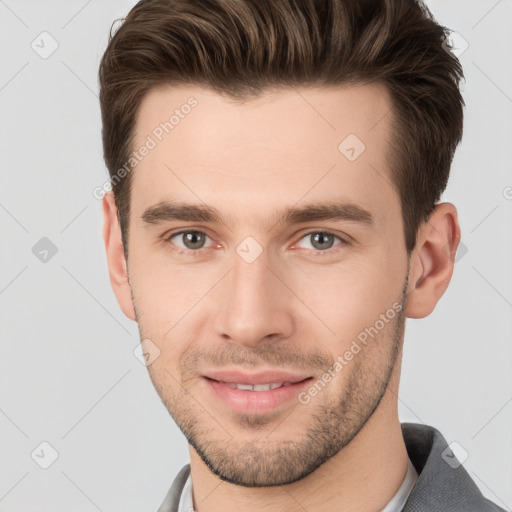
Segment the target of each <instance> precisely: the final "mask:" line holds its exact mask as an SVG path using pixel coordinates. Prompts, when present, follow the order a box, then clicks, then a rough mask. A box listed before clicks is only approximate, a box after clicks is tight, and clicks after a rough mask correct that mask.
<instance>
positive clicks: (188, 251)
mask: <svg viewBox="0 0 512 512" xmlns="http://www.w3.org/2000/svg"><path fill="white" fill-rule="evenodd" d="M185 233H199V234H202V235H206V236H208V234H207V233H205V232H204V231H201V230H199V229H185V230H181V231H176V232H175V233H170V234H168V235H167V236H165V237H164V243H165V244H166V245H167V246H168V247H169V245H168V244H172V242H171V239H172V238H173V237H175V236H178V235H183V234H185ZM317 233H321V234H322V235H329V236H333V237H334V238H337V239H338V240H339V241H340V242H341V243H340V244H338V245H336V246H334V247H332V248H330V249H326V250H324V251H320V250H314V249H306V250H308V251H312V252H313V253H314V257H320V258H321V257H324V256H329V255H331V254H332V253H333V252H335V251H336V249H335V248H336V247H339V246H344V245H350V242H349V241H348V240H347V239H345V238H343V237H341V236H340V235H337V234H335V233H333V232H331V231H327V230H314V231H309V232H308V233H305V234H304V235H302V236H301V237H300V239H299V241H300V240H302V239H303V238H305V237H307V236H311V235H313V234H317ZM209 238H210V237H209ZM170 249H171V250H172V251H173V252H176V253H177V254H179V255H181V254H189V255H190V254H191V255H192V256H202V255H203V253H204V252H205V251H207V250H208V249H210V248H209V247H203V248H201V249H197V250H193V249H183V248H181V247H179V248H177V249H176V248H174V247H172V248H170Z"/></svg>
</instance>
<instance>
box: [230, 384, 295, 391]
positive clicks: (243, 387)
mask: <svg viewBox="0 0 512 512" xmlns="http://www.w3.org/2000/svg"><path fill="white" fill-rule="evenodd" d="M224 384H227V385H228V386H230V387H232V388H235V389H241V390H243V391H270V390H271V389H276V388H280V387H281V386H285V385H287V384H288V383H287V382H276V383H272V384H254V385H252V384H236V383H234V382H225V383H224Z"/></svg>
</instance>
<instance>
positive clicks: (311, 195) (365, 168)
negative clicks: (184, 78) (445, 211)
mask: <svg viewBox="0 0 512 512" xmlns="http://www.w3.org/2000/svg"><path fill="white" fill-rule="evenodd" d="M391 122H392V112H391V102H390V97H389V94H388V91H387V89H386V88H385V87H384V86H383V85H381V84H371V85H365V86H351V87H346V86H345V87H337V88H319V87H301V88H284V89H280V90H274V91H271V92H266V93H265V94H264V95H262V96H261V97H258V98H256V99H251V100H247V101H246V102H245V103H240V102H238V103H237V102H234V100H232V99H230V98H227V97H225V96H221V95H219V94H217V93H215V92H213V91H211V90H209V89H202V88H200V87H197V86H187V87H183V86H180V87H174V86H173V87H162V88H157V89H154V90H152V91H150V93H149V94H148V95H147V96H146V98H145V99H144V101H143V102H142V104H141V106H140V109H139V112H138V117H137V122H136V126H135V139H134V146H133V148H132V149H133V150H135V151H138V150H139V153H141V151H140V149H141V148H142V146H144V145H146V146H148V147H150V149H149V150H148V151H143V152H144V153H145V156H144V157H143V158H141V159H140V160H138V161H137V163H136V166H135V167H134V169H133V170H132V171H131V172H132V180H133V182H132V199H131V204H132V208H131V210H132V211H133V212H135V213H136V214H137V213H138V214H139V215H140V213H141V212H142V211H143V210H144V209H146V208H147V207H148V206H151V205H152V204H156V203H158V202H162V201H166V200H169V199H172V200H176V199H179V200H183V201H187V202H194V203H198V202H201V203H203V204H208V205H210V206H213V207H215V208H217V209H218V210H221V211H223V212H224V213H225V215H226V217H231V218H232V219H234V220H235V221H237V220H240V221H241V220H242V218H243V214H244V212H252V213H253V215H252V216H251V219H249V218H247V219H246V220H248V221H249V220H252V221H253V222H257V221H258V220H259V214H260V213H261V215H264V214H266V213H267V212H268V214H269V216H270V215H271V214H272V213H273V212H274V211H276V210H279V209H282V208H283V206H285V205H293V204H297V203H298V202H300V201H302V200H304V201H305V202H307V203H311V202H313V201H314V200H316V199H323V200H325V199H326V200H332V201H336V200H337V199H342V198H343V199H345V200H347V201H352V202H358V203H359V204H362V205H366V207H367V209H369V210H372V211H373V212H374V213H375V216H376V217H377V219H379V217H380V218H381V219H382V220H385V217H386V216H388V217H396V215H397V208H398V209H399V198H398V195H397V193H396V191H395V190H394V187H393V186H392V184H391V178H390V173H389V168H388V167H389V166H388V161H387V153H388V146H389V137H390V124H391ZM254 214H256V215H254Z"/></svg>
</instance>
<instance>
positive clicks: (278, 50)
mask: <svg viewBox="0 0 512 512" xmlns="http://www.w3.org/2000/svg"><path fill="white" fill-rule="evenodd" d="M113 28H114V25H112V28H111V30H110V38H109V44H108V47H107V49H106V51H105V53H104V55H103V58H102V60H101V64H100V68H99V81H100V104H101V114H102V122H103V133H102V135H103V149H104V157H105V163H106V165H107V168H108V170H109V174H110V178H111V182H112V189H113V192H114V196H115V201H116V206H117V208H118V215H119V220H120V223H121V231H122V236H123V245H124V250H125V254H126V255H127V240H128V236H127V235H128V218H129V211H130V190H131V173H129V172H128V173H126V176H125V177H124V178H123V179H122V180H119V179H117V180H116V181H113V180H112V178H113V177H114V175H115V173H116V172H117V171H118V170H119V169H120V168H121V167H123V166H124V165H125V164H126V162H128V159H129V155H130V153H131V151H133V149H132V145H133V138H134V126H135V123H136V120H137V113H138V109H139V107H140V104H141V101H142V100H143V98H144V97H145V95H146V94H147V93H148V91H149V90H150V89H152V88H154V87H156V86H159V85H165V84H170V85H173V84H175V85H186V84H196V85H201V86H206V87H208V88H210V89H212V90H214V91H215V92H218V93H220V94H224V95H228V96H229V97H231V98H233V99H234V100H236V101H243V100H244V99H247V98H249V99H250V98H251V97H257V96H258V95H260V94H261V93H263V92H265V90H268V89H269V88H274V87H276V86H285V87H286V86H288V87H290V86H304V85H318V86H337V85H357V84H366V83H371V82H374V81H377V82H379V83H382V84H384V85H385V86H386V87H387V88H388V90H389V92H390V93H391V98H392V107H393V112H392V114H393V119H394V120H395V121H394V122H393V125H392V141H391V144H390V151H389V154H390V155H391V156H390V158H389V160H390V161H389V164H390V165H389V166H390V168H391V179H392V183H393V185H394V186H395V187H396V190H397V192H398V194H399V196H400V200H401V209H402V217H403V223H404V237H405V245H406V249H407V252H408V253H410V252H411V251H412V250H413V249H414V247H415V245H416V234H417V230H418V228H419V226H420V225H421V223H422V222H424V221H427V220H428V218H429V216H430V214H431V212H432V210H433V209H434V207H435V203H436V202H437V201H439V199H440V196H441V193H442V192H443V191H444V189H445V188H446V185H447V182H448V176H449V172H450V166H451V162H452V159H453V154H454V152H455V149H456V147H457V145H458V144H459V142H460V140H461V139H462V129H463V107H464V100H463V99H462V96H461V94H460V91H459V82H460V80H461V79H462V78H463V77H464V75H463V70H462V66H461V64H460V62H459V61H458V59H457V58H456V57H455V56H454V55H453V54H452V53H451V52H450V51H449V50H450V45H449V39H448V37H449V30H448V29H446V28H444V27H442V26H440V25H439V24H438V23H436V21H435V20H434V18H433V16H432V14H431V12H430V11H429V10H428V8H427V7H426V6H425V5H424V4H423V3H422V2H421V1H420V0H201V1H198V0H141V1H140V2H139V3H138V4H137V5H135V7H133V9H132V10H131V11H130V12H129V13H128V15H127V16H126V18H125V19H124V22H123V23H122V25H121V26H120V28H119V29H118V30H117V31H115V33H113ZM391 157H392V159H391ZM391 160H392V161H391ZM123 174H125V173H123Z"/></svg>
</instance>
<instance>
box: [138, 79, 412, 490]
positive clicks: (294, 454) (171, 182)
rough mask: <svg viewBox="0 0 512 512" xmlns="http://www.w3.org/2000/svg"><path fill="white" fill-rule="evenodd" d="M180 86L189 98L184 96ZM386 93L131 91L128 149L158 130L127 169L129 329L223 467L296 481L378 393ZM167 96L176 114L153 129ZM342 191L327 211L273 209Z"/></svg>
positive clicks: (165, 396) (247, 476) (395, 227)
mask: <svg viewBox="0 0 512 512" xmlns="http://www.w3.org/2000/svg"><path fill="white" fill-rule="evenodd" d="M191 96H193V97H194V98H195V99H196V100H197V105H196V106H194V107H193V108H183V109H182V108H181V107H182V106H183V105H185V104H187V100H188V98H190V97H191ZM390 105H391V103H390V98H389V96H388V93H387V91H386V90H385V89H384V88H383V86H379V85H371V86H364V87H363V86H357V87H346V88H337V89H320V88H301V89H296V90H294V89H283V90H280V91H279V92H274V93H272V94H269V95H267V96H265V97H264V98H259V99H257V100H255V101H249V102H247V103H246V104H243V105H235V104H234V103H232V102H230V101H229V100H228V99H226V98H223V97H221V96H219V95H217V94H215V93H213V92H212V91H209V90H204V91H203V90H201V89H200V88H198V87H187V88H184V87H172V88H171V87H169V88H165V89H159V90H154V91H152V92H151V93H150V94H149V95H148V96H147V97H146V99H145V101H144V102H143V104H142V105H141V108H140V112H139V117H138V120H137V125H136V141H135V144H134V149H136V148H139V147H140V146H141V145H143V144H145V143H146V142H147V141H148V139H147V137H148V136H150V137H151V138H152V139H153V140H154V141H155V142H156V146H155V147H151V149H150V151H149V152H148V154H147V156H145V158H144V159H143V160H142V161H141V162H140V163H138V165H137V166H136V168H135V169H134V170H133V171H132V173H133V176H132V179H133V188H132V192H131V210H130V220H129V247H128V255H129V260H128V271H129V281H130V284H131V292H132V297H133V300H134V306H135V312H136V318H137V321H138V325H139V329H140V335H141V340H148V339H149V340H151V341H150V344H151V345H150V346H151V347H153V348H152V349H151V350H150V352H151V351H153V353H154V354H157V353H158V350H159V351H160V352H159V355H158V357H156V359H155V360H154V361H153V362H152V363H151V364H150V365H149V366H148V370H149V374H150V376H151V379H152V381H153V383H154V385H155V388H156V390H157V392H158V393H159V395H160V397H161V399H162V401H163V402H164V404H165V405H166V407H167V409H168V410H169V412H170V414H171V415H172V416H173V418H174V420H175V421H176V423H177V424H178V425H179V427H180V428H181V429H182V431H183V433H184V434H185V436H186V437H187V439H188V441H189V443H190V444H191V445H192V446H193V447H194V449H195V450H196V452H197V453H198V454H199V456H200V457H201V458H202V460H203V462H204V463H205V464H206V465H207V466H208V467H209V468H210V469H211V470H212V471H213V472H214V473H215V474H217V475H219V476H220V477H221V478H223V479H225V480H227V481H230V482H233V483H237V484H240V485H246V486H265V485H278V484H284V483H290V482H292V481H295V480H297V479H300V478H302V477H304V476H306V475H308V474H309V473H311V472H312V471H314V470H315V469H316V468H318V467H319V466H320V465H321V464H322V463H323V462H325V461H326V460H327V459H329V458H330V457H332V456H333V455H335V454H336V453H338V452H339V451H340V450H341V449H342V448H343V447H344V446H345V445H347V444H348V443H349V442H350V441H351V440H352V439H353V438H354V436H355V435H356V434H357V433H358V432H359V430H360V429H361V428H362V427H363V426H364V425H365V424H366V422H367V421H368V420H369V418H371V417H372V414H373V413H374V411H375V409H376V408H377V407H378V406H379V404H380V405H381V406H382V407H388V408H390V405H389V404H390V403H391V402H389V403H388V402H387V401H386V400H384V399H383V396H384V397H387V396H389V393H390V390H389V389H388V391H387V392H386V389H387V386H388V383H389V379H390V377H391V374H392V372H393V369H395V372H398V367H399V364H397V365H395V362H396V361H397V356H398V354H399V352H400V347H401V341H402V339H403V332H404V323H405V314H404V309H405V304H404V303H403V302H404V299H405V289H406V277H407V273H408V260H407V255H406V251H405V243H404V235H403V224H402V218H401V210H400V202H399V196H398V194H397V192H396V190H394V188H393V187H392V186H391V179H390V170H389V167H388V164H387V161H386V159H385V156H386V152H387V148H388V143H389V140H390V122H391V113H390V108H391V107H390ZM175 109H181V110H180V112H181V116H178V117H179V122H177V123H176V124H175V125H174V127H173V128H172V130H170V129H169V126H167V129H168V131H169V133H166V132H165V131H162V128H160V130H158V128H157V127H159V126H160V123H162V122H165V121H167V120H168V119H169V117H170V116H171V115H172V113H173V112H174V111H175ZM184 112H188V114H184ZM155 130H156V131H155ZM155 134H157V135H158V136H157V135H155ZM347 137H348V138H347ZM159 138H161V141H159V140H158V139H159ZM362 144H364V145H365V148H364V151H362V149H363V146H362ZM150 146H153V144H150ZM167 202H169V203H172V204H173V205H174V206H176V205H178V204H179V205H183V204H185V203H186V204H188V205H194V206H197V207H201V208H206V207H208V208H210V209H215V210H216V212H217V213H218V217H219V218H218V219H216V218H215V216H213V218H207V217H206V216H204V215H203V216H198V215H196V216H195V217H194V216H193V215H192V214H190V215H191V216H189V217H183V216H182V217H180V218H174V217H173V215H171V213H173V212H174V213H176V212H177V210H173V209H171V208H158V207H161V206H162V204H164V203H167ZM349 203H350V205H351V206H345V207H344V208H342V210H343V211H342V214H343V215H339V216H338V217H336V218H330V217H327V216H325V215H324V216H323V217H322V216H321V215H316V216H314V215H310V216H309V217H308V215H301V216H300V218H299V217H298V216H295V217H293V216H288V217H282V214H283V213H284V212H285V210H286V209H288V208H290V209H291V208H294V209H301V208H304V207H305V206H306V205H311V206H321V205H325V204H330V205H333V206H335V207H342V206H343V205H348V204H349ZM184 211H185V210H181V212H182V213H183V212H184ZM188 211H189V212H192V211H193V210H188ZM306 212H308V210H306ZM365 212H366V213H365ZM309 213H310V214H314V213H315V212H314V210H310V211H309ZM317 213H318V212H317ZM280 215H281V217H280ZM186 219H188V220H186ZM370 220H371V222H370ZM365 334H366V336H365ZM363 340H364V341H363ZM145 343H148V342H147V341H146V342H145ZM358 349H359V350H358ZM347 351H348V352H351V353H352V356H350V354H347ZM338 356H339V357H338ZM336 361H338V365H336V364H335V363H336ZM398 361H399V360H398ZM340 366H341V367H340ZM326 374H327V377H326ZM329 375H330V377H331V378H330V379H329V378H328V377H329ZM317 381H322V382H323V384H318V382H317ZM228 383H231V384H228ZM283 383H284V384H285V385H284V386H281V385H282V384H283ZM315 383H316V385H315ZM244 384H246V386H244ZM247 384H258V386H257V387H256V389H244V388H247V387H248V386H247ZM265 384H275V385H276V386H277V385H280V387H275V386H272V388H274V387H275V389H268V388H269V386H265ZM240 388H241V389H240ZM315 389H316V391H315ZM395 391H396V390H395ZM381 399H382V400H381ZM382 407H381V409H382ZM378 410H380V409H378Z"/></svg>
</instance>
